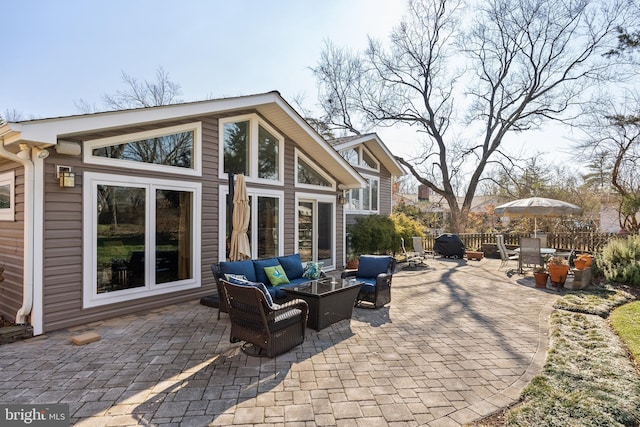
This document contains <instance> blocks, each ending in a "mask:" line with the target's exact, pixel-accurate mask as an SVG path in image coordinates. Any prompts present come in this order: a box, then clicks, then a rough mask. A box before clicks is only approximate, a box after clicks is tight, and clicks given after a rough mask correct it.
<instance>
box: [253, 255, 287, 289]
mask: <svg viewBox="0 0 640 427" xmlns="http://www.w3.org/2000/svg"><path fill="white" fill-rule="evenodd" d="M252 262H253V265H254V267H255V275H256V280H255V281H256V282H262V283H270V282H269V278H268V277H267V274H266V273H265V272H264V268H265V267H273V266H275V265H280V261H278V258H267V259H254V260H253V261H252ZM247 277H249V276H247Z"/></svg>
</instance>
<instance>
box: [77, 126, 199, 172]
mask: <svg viewBox="0 0 640 427" xmlns="http://www.w3.org/2000/svg"><path fill="white" fill-rule="evenodd" d="M201 127H202V126H201V124H200V123H190V124H184V125H177V126H171V127H165V128H159V129H153V130H149V131H143V132H136V133H130V134H125V135H118V136H113V137H107V138H101V139H94V140H90V141H86V147H87V149H86V150H85V162H87V163H91V164H109V165H113V166H118V167H127V168H135V169H145V170H158V171H160V170H163V171H166V172H171V173H180V174H189V175H194V174H199V171H200V161H199V158H200V155H199V152H200V145H201V143H200V138H201V136H200V134H201Z"/></svg>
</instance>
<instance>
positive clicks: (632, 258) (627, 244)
mask: <svg viewBox="0 0 640 427" xmlns="http://www.w3.org/2000/svg"><path fill="white" fill-rule="evenodd" d="M596 265H597V269H598V270H599V271H601V272H602V274H603V275H604V277H605V279H607V280H609V281H611V282H618V283H625V284H628V285H631V286H640V235H632V236H627V237H625V238H624V239H614V240H611V241H610V242H609V243H607V245H606V246H605V247H604V248H602V252H601V253H600V254H598V255H597V256H596Z"/></svg>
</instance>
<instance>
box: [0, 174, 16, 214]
mask: <svg viewBox="0 0 640 427" xmlns="http://www.w3.org/2000/svg"><path fill="white" fill-rule="evenodd" d="M5 185H8V186H9V205H10V206H9V208H8V209H0V221H15V219H16V218H15V214H16V173H15V171H10V172H5V173H0V186H5Z"/></svg>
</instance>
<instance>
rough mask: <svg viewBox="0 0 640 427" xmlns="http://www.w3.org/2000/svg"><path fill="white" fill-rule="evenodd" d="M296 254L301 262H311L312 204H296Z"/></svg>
mask: <svg viewBox="0 0 640 427" xmlns="http://www.w3.org/2000/svg"><path fill="white" fill-rule="evenodd" d="M298 252H300V258H301V259H302V261H303V262H306V261H313V203H311V202H299V203H298Z"/></svg>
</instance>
